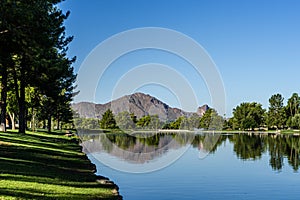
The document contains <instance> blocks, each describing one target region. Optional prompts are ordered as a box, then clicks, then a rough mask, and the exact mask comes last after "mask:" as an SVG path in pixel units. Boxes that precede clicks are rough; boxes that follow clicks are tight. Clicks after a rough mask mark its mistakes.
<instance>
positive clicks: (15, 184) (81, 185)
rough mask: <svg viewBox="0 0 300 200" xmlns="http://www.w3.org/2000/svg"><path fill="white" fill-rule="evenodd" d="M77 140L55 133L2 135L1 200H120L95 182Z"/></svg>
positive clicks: (0, 147)
mask: <svg viewBox="0 0 300 200" xmlns="http://www.w3.org/2000/svg"><path fill="white" fill-rule="evenodd" d="M96 179H97V176H96V175H95V174H94V166H93V165H91V163H90V161H89V160H88V158H87V156H86V155H85V154H83V153H82V152H81V147H80V146H79V145H78V138H76V137H67V136H65V135H64V133H62V132H61V133H60V132H56V133H53V134H48V133H45V132H37V133H34V132H27V133H26V134H19V133H16V132H8V133H2V132H1V133H0V199H117V198H118V197H117V196H116V195H115V194H114V193H115V192H116V190H114V186H113V185H104V184H100V183H98V182H96Z"/></svg>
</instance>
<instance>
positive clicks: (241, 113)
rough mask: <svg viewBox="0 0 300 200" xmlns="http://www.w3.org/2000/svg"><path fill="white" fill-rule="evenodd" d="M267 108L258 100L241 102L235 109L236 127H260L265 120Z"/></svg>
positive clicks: (234, 121)
mask: <svg viewBox="0 0 300 200" xmlns="http://www.w3.org/2000/svg"><path fill="white" fill-rule="evenodd" d="M264 115H265V109H263V108H262V105H261V104H259V103H256V102H252V103H248V102H247V103H241V104H240V105H239V106H237V107H236V108H234V109H233V123H234V124H233V126H234V128H235V129H242V130H246V129H254V128H259V127H260V126H261V125H262V124H263V122H264Z"/></svg>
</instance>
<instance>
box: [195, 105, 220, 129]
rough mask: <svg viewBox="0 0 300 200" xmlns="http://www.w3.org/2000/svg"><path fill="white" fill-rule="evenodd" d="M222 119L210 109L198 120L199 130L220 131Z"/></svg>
mask: <svg viewBox="0 0 300 200" xmlns="http://www.w3.org/2000/svg"><path fill="white" fill-rule="evenodd" d="M223 123H224V119H223V117H222V116H220V115H218V112H217V111H216V110H214V109H212V108H210V109H208V110H207V111H206V112H205V113H204V115H203V116H202V117H201V119H200V123H199V128H204V129H211V130H221V129H222V128H223Z"/></svg>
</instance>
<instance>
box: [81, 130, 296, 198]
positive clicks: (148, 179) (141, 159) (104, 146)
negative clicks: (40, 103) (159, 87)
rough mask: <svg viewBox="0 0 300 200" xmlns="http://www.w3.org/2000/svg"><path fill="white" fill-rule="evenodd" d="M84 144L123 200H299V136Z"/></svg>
mask: <svg viewBox="0 0 300 200" xmlns="http://www.w3.org/2000/svg"><path fill="white" fill-rule="evenodd" d="M83 140H84V142H83V146H84V150H85V151H86V152H88V153H89V157H90V159H91V160H92V162H93V163H95V164H96V166H97V170H98V173H99V174H100V175H104V176H107V177H109V178H110V179H111V180H113V181H114V182H115V183H116V184H117V185H118V186H119V187H120V194H121V195H122V196H123V197H124V199H129V200H135V199H149V200H150V199H151V200H152V199H255V200H257V199H299V198H300V197H299V196H300V174H299V173H298V171H299V170H298V168H299V166H300V156H299V153H300V138H299V137H293V136H289V137H288V136H274V135H248V134H235V135H224V134H222V135H213V136H212V134H210V135H203V134H202V135H194V134H192V135H191V134H183V135H182V134H179V135H178V134H168V135H165V134H159V135H156V134H152V135H150V136H149V135H147V136H146V137H145V135H143V137H141V136H129V135H122V136H119V135H104V134H101V135H99V134H98V135H97V134H94V135H89V136H84V137H83ZM178 155H179V156H178ZM178 157H179V158H178ZM177 158H178V159H177ZM107 165H109V166H107ZM166 165H168V166H166ZM163 166H166V167H163ZM161 167H163V168H162V169H159V168H161ZM112 168H115V169H112ZM116 169H118V170H116ZM156 169H159V170H156ZM119 170H123V171H127V172H122V171H119ZM152 170H156V171H152ZM128 171H130V173H129V172H128ZM144 171H148V172H147V173H143V172H144ZM149 171H152V172H149ZM132 172H139V173H132Z"/></svg>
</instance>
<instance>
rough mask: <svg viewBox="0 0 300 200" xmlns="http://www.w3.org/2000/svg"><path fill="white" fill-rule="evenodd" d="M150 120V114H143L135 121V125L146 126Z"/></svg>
mask: <svg viewBox="0 0 300 200" xmlns="http://www.w3.org/2000/svg"><path fill="white" fill-rule="evenodd" d="M150 122H151V116H150V115H146V116H144V117H141V118H140V119H139V120H138V121H137V123H136V125H137V126H138V127H142V128H143V127H147V126H148V125H149V124H150Z"/></svg>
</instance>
